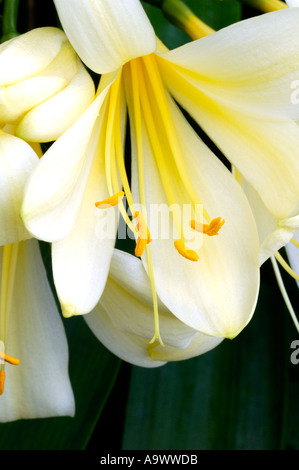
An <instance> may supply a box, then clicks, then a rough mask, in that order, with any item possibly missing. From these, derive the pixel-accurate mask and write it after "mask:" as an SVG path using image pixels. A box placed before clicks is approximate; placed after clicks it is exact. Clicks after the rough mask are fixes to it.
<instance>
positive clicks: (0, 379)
mask: <svg viewBox="0 0 299 470" xmlns="http://www.w3.org/2000/svg"><path fill="white" fill-rule="evenodd" d="M4 382H5V371H4V370H3V369H1V370H0V395H2V394H3V392H4Z"/></svg>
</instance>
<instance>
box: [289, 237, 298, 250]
mask: <svg viewBox="0 0 299 470" xmlns="http://www.w3.org/2000/svg"><path fill="white" fill-rule="evenodd" d="M290 242H291V243H292V244H293V245H294V246H296V247H297V248H299V242H298V240H296V238H291V240H290Z"/></svg>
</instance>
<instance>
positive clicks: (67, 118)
mask: <svg viewBox="0 0 299 470" xmlns="http://www.w3.org/2000/svg"><path fill="white" fill-rule="evenodd" d="M93 99H94V84H93V81H92V79H91V77H90V75H89V74H88V73H87V71H86V70H85V68H84V67H83V65H82V64H81V63H79V70H78V73H77V74H76V75H75V77H74V78H73V80H72V81H71V82H70V83H69V85H68V86H67V87H65V88H64V89H63V90H61V91H60V92H59V93H57V94H56V95H54V96H53V97H51V98H50V99H48V100H46V101H44V102H43V103H41V104H40V105H38V106H36V107H35V108H33V109H32V110H31V111H29V112H28V113H27V114H26V115H25V116H24V118H23V119H22V120H21V121H20V123H19V124H18V127H17V129H16V135H17V136H19V137H21V138H22V139H25V140H27V141H30V142H51V141H54V140H56V139H57V138H58V137H60V136H61V135H62V134H63V133H64V132H65V131H66V130H67V128H69V127H70V126H71V125H72V124H73V123H74V122H75V121H76V119H78V118H79V117H80V115H81V114H82V113H83V112H84V111H85V109H86V108H87V107H88V106H89V105H90V104H91V103H92V101H93Z"/></svg>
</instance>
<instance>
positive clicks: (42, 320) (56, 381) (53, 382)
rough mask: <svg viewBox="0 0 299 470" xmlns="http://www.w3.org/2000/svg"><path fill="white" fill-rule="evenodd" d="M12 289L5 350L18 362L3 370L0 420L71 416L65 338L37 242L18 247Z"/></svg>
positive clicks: (72, 407)
mask: <svg viewBox="0 0 299 470" xmlns="http://www.w3.org/2000/svg"><path fill="white" fill-rule="evenodd" d="M15 286H16V292H15V294H14V295H13V299H12V308H11V312H10V317H9V327H8V337H7V352H8V354H9V353H10V354H11V355H14V356H15V357H17V358H18V359H20V361H21V362H20V365H18V366H11V365H9V364H8V365H7V366H6V367H5V371H6V381H5V390H4V394H3V395H2V396H1V399H0V421H1V422H6V421H13V420H16V419H25V418H27V419H28V418H44V417H51V416H66V415H67V416H74V397H73V393H72V389H71V384H70V381H69V376H68V348H67V341H66V336H65V333H64V329H63V324H62V321H61V318H60V317H59V313H58V310H57V307H56V304H55V301H54V297H53V295H52V292H51V290H50V287H49V284H48V280H47V275H46V272H45V269H44V266H43V262H42V259H41V255H40V253H39V247H38V243H37V241H36V240H28V241H26V242H21V243H20V244H19V251H18V262H17V270H16V278H15Z"/></svg>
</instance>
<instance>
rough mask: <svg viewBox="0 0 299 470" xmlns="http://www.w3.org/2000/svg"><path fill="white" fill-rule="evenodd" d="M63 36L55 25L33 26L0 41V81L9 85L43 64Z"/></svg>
mask: <svg viewBox="0 0 299 470" xmlns="http://www.w3.org/2000/svg"><path fill="white" fill-rule="evenodd" d="M66 41H67V38H66V36H65V34H64V32H63V31H61V30H60V29H58V28H52V27H46V28H36V29H33V30H31V31H29V32H27V33H25V34H22V35H20V36H17V37H16V38H13V39H10V40H9V41H6V42H4V43H3V44H1V45H0V84H1V85H10V84H13V83H16V82H18V81H21V80H25V79H26V78H29V77H31V76H32V75H34V74H36V73H37V72H39V71H41V70H42V69H43V68H45V67H46V66H47V65H48V64H49V63H50V62H51V61H52V60H53V59H54V58H55V57H56V56H57V54H58V53H59V51H60V49H61V46H62V44H63V43H64V42H66Z"/></svg>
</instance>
